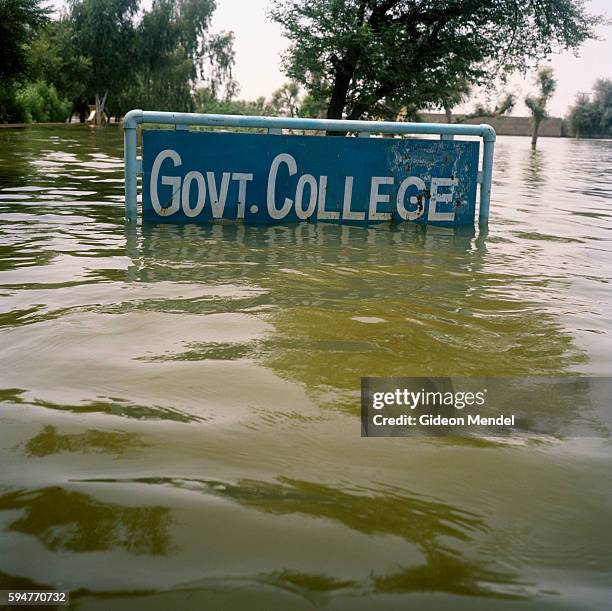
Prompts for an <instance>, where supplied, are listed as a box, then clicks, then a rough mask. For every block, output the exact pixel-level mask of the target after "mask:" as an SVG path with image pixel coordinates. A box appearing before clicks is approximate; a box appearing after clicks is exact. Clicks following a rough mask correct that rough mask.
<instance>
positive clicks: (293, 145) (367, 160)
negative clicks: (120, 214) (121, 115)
mask: <svg viewBox="0 0 612 611" xmlns="http://www.w3.org/2000/svg"><path fill="white" fill-rule="evenodd" d="M478 153H479V143H478V142H477V141H456V140H417V139H383V138H340V137H318V136H283V135H260V134H245V133H220V132H188V131H184V130H181V131H161V130H154V131H145V132H144V134H143V173H144V177H143V218H144V219H145V220H150V221H154V220H155V221H170V222H178V223H184V222H207V221H212V220H216V219H229V220H239V221H244V222H247V223H280V222H295V221H303V220H310V221H326V222H348V223H355V224H365V223H376V222H384V221H395V222H402V221H412V222H416V223H430V224H435V225H443V226H456V225H466V224H473V223H474V215H475V208H476V186H477V179H478Z"/></svg>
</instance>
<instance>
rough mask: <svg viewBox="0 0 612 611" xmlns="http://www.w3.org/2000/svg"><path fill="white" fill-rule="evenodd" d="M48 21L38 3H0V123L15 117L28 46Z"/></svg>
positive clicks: (29, 0) (2, 0)
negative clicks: (19, 83) (17, 96)
mask: <svg viewBox="0 0 612 611" xmlns="http://www.w3.org/2000/svg"><path fill="white" fill-rule="evenodd" d="M47 19H48V17H47V10H46V9H45V8H43V7H42V6H41V2H40V1H39V0H0V121H7V120H14V119H15V117H16V113H17V112H18V109H17V108H16V101H15V94H16V84H17V82H18V80H19V79H20V78H22V77H24V76H25V75H26V73H27V71H28V58H27V49H26V43H27V42H28V41H29V40H31V39H33V38H34V36H35V35H36V32H37V31H38V30H39V29H40V27H41V26H42V25H43V24H44V23H45V22H46V21H47Z"/></svg>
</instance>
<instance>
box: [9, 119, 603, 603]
mask: <svg viewBox="0 0 612 611" xmlns="http://www.w3.org/2000/svg"><path fill="white" fill-rule="evenodd" d="M122 151H123V147H122V134H121V133H120V130H119V129H116V128H112V127H109V128H104V129H99V130H95V129H90V128H81V127H65V128H50V127H47V128H44V127H39V128H30V129H25V130H10V129H8V130H7V129H4V130H0V325H1V329H0V400H1V402H0V469H1V472H0V483H1V487H0V583H2V584H3V585H2V588H9V587H11V588H21V589H28V588H36V589H41V588H52V589H66V590H70V591H71V593H72V601H73V603H74V606H75V608H80V609H128V608H129V609H134V608H137V609H191V608H194V609H195V608H209V609H266V610H272V609H282V610H285V609H312V608H314V607H322V608H326V609H364V610H365V609H382V608H388V609H406V608H415V609H427V608H431V609H447V608H449V609H450V608H452V609H487V610H489V609H606V608H610V600H611V599H612V566H611V565H612V563H611V558H612V535H611V530H610V523H611V519H612V497H611V494H610V491H611V489H612V481H611V480H612V477H611V473H612V451H611V446H610V439H609V438H605V437H600V438H588V437H584V438H580V439H554V438H549V439H518V438H517V439H512V438H508V439H505V440H497V441H495V440H491V439H487V438H482V439H478V438H475V439H471V440H467V439H464V440H463V441H462V440H458V439H446V440H445V439H436V438H422V439H421V438H412V439H363V438H361V437H360V421H359V383H360V377H361V376H366V375H369V376H408V375H410V376H446V375H464V376H471V375H478V376H483V375H502V376H527V375H547V376H557V375H567V374H579V375H589V376H605V375H609V374H610V364H611V361H612V358H611V354H612V350H611V348H612V320H611V319H612V316H611V314H612V308H611V307H610V303H611V301H612V300H611V291H610V277H611V275H612V142H610V141H578V140H567V139H552V138H551V139H541V140H540V142H539V147H538V151H537V152H532V151H531V150H530V148H529V139H527V138H509V137H508V138H505V137H501V138H499V139H498V143H497V147H496V159H495V173H494V184H493V199H492V206H491V222H490V227H489V230H488V232H484V231H478V229H476V230H475V231H472V230H468V231H465V230H454V231H453V230H448V229H439V228H438V229H436V228H433V229H432V228H424V227H416V226H408V225H406V226H401V227H391V228H390V227H388V226H387V227H375V228H367V229H366V228H360V227H348V226H342V227H340V226H333V225H324V224H320V225H315V224H308V223H305V224H301V225H295V226H279V227H265V226H236V225H230V224H227V225H226V224H224V225H213V226H185V227H177V226H172V225H156V226H139V227H138V228H137V229H135V230H133V231H126V229H125V228H124V221H123V163H122ZM578 417H579V415H578Z"/></svg>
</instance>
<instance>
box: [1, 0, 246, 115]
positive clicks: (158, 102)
mask: <svg viewBox="0 0 612 611" xmlns="http://www.w3.org/2000/svg"><path fill="white" fill-rule="evenodd" d="M142 4H143V3H141V0H69V3H68V10H67V11H65V12H64V13H63V14H62V15H61V16H60V18H59V19H57V20H53V21H49V20H48V18H47V15H46V11H45V9H43V8H41V5H42V2H41V0H0V39H1V41H2V44H1V45H0V81H3V82H2V87H1V90H0V120H13V121H14V120H23V119H27V118H28V117H31V118H34V119H38V120H49V119H48V117H50V116H53V117H56V116H57V114H58V112H59V109H62V108H68V109H70V108H72V110H77V111H80V114H81V116H82V117H83V116H84V113H85V111H86V110H87V107H88V104H91V103H92V102H93V101H94V100H95V102H96V106H97V107H98V109H99V112H98V115H100V114H101V112H102V108H104V107H105V108H106V111H107V113H108V114H110V115H114V116H120V115H122V114H124V113H125V112H126V111H127V110H129V109H130V108H133V107H149V108H156V109H159V110H178V111H190V110H193V109H194V93H195V91H196V89H197V88H198V87H201V86H202V85H206V86H207V87H209V88H210V89H211V91H212V92H213V93H214V94H215V95H231V94H232V93H233V92H235V90H236V84H235V82H234V81H233V79H232V67H233V63H234V50H233V42H234V38H233V33H232V32H220V33H216V34H214V33H211V32H210V31H209V30H210V23H211V18H212V15H213V13H214V11H215V9H216V0H153V2H152V4H151V5H150V8H145V7H143V6H142ZM9 81H10V82H9ZM26 93H27V95H26ZM22 94H23V95H22ZM43 98H48V99H43ZM56 98H57V99H56ZM20 100H21V101H22V102H24V103H26V106H27V107H23V108H20ZM43 108H46V109H47V110H45V111H43V110H41V109H43ZM51 108H53V109H55V110H53V111H51V110H49V109H51ZM31 111H34V112H31ZM56 111H57V112H56ZM69 112H70V110H68V111H65V112H64V114H66V115H68V113H69ZM60 114H61V113H60ZM43 118H44V119H43Z"/></svg>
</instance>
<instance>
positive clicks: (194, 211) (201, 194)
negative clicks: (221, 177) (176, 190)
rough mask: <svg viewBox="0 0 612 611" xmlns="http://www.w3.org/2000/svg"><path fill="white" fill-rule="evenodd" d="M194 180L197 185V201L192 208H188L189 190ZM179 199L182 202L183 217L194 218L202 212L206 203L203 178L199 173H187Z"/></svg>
mask: <svg viewBox="0 0 612 611" xmlns="http://www.w3.org/2000/svg"><path fill="white" fill-rule="evenodd" d="M193 180H195V181H196V183H197V185H198V201H197V203H196V205H195V206H194V207H193V208H190V207H189V189H190V187H191V182H192V181H193ZM181 198H182V200H183V212H184V213H185V216H188V217H189V218H194V217H196V216H198V214H200V212H202V210H204V204H205V203H206V182H205V181H204V176H202V174H201V173H200V172H187V174H185V178H184V179H183V188H182V189H181Z"/></svg>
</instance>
